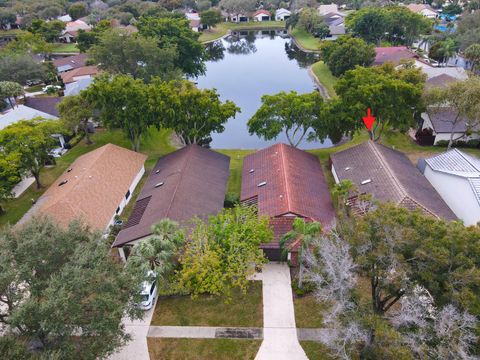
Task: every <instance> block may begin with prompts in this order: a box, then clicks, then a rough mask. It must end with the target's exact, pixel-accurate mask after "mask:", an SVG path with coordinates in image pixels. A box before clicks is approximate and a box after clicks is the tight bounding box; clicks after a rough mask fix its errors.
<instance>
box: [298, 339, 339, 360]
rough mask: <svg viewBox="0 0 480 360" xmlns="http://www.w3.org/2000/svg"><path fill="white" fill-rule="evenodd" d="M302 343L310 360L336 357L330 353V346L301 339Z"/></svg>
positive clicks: (326, 359) (331, 359)
mask: <svg viewBox="0 0 480 360" xmlns="http://www.w3.org/2000/svg"><path fill="white" fill-rule="evenodd" d="M300 345H301V346H302V348H303V350H305V353H306V354H307V357H308V358H309V359H310V360H333V359H334V357H333V356H330V355H329V354H328V348H327V347H326V346H325V345H323V344H322V343H320V342H316V341H300Z"/></svg>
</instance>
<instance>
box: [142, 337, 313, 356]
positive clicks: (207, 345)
mask: <svg viewBox="0 0 480 360" xmlns="http://www.w3.org/2000/svg"><path fill="white" fill-rule="evenodd" d="M147 343H148V352H149V354H150V359H152V360H160V359H161V360H180V359H181V360H213V359H214V360H230V359H235V360H253V359H255V356H256V355H257V352H258V349H259V348H260V345H261V343H262V341H261V340H243V339H242V340H232V339H159V338H147ZM311 359H313V358H311Z"/></svg>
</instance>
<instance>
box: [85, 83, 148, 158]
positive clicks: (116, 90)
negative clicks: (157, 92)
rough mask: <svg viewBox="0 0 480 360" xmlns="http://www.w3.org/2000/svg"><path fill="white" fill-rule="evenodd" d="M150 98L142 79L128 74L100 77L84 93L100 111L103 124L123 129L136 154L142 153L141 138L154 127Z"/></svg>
mask: <svg viewBox="0 0 480 360" xmlns="http://www.w3.org/2000/svg"><path fill="white" fill-rule="evenodd" d="M147 96H148V87H147V85H145V83H144V82H143V80H140V79H134V78H133V77H131V76H129V75H116V76H114V77H112V78H110V77H109V76H108V75H104V76H100V77H97V78H96V79H95V81H94V82H93V83H92V84H91V85H90V87H89V88H88V89H87V90H86V92H85V97H86V99H87V101H88V102H89V103H90V104H91V105H92V106H93V107H94V108H96V109H98V110H99V111H100V119H101V120H102V122H103V124H105V125H106V126H107V127H109V128H119V129H122V131H123V132H124V133H125V136H126V137H127V138H128V139H129V140H130V142H131V144H132V149H133V150H134V151H139V150H140V141H141V139H142V137H143V136H144V135H145V134H146V133H147V130H148V128H149V126H150V125H153V124H154V121H153V120H154V119H153V117H152V114H151V111H150V110H149V108H148V106H147V104H148V103H147Z"/></svg>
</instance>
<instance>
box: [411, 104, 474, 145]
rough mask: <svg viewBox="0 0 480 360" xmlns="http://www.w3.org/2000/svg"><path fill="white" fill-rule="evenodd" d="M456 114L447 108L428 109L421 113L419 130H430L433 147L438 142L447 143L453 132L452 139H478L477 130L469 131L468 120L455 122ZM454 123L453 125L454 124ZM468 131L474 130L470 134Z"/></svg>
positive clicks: (462, 119)
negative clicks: (432, 137)
mask: <svg viewBox="0 0 480 360" xmlns="http://www.w3.org/2000/svg"><path fill="white" fill-rule="evenodd" d="M456 117H457V112H456V111H455V110H454V109H453V108H452V107H449V106H442V107H433V106H432V107H429V108H428V109H427V111H426V112H424V113H422V120H423V123H422V126H421V127H420V129H421V130H425V129H431V130H432V135H433V136H434V140H433V145H436V144H437V143H438V142H439V141H448V140H450V136H451V133H452V130H453V139H454V140H462V141H468V140H473V139H479V138H480V135H479V134H478V133H477V131H478V130H479V129H477V128H475V129H471V128H470V127H469V126H468V119H466V118H460V119H458V120H457V121H456V123H455V120H456ZM454 123H455V124H454ZM470 130H476V131H475V132H473V133H471V134H467V133H468V132H469V131H470Z"/></svg>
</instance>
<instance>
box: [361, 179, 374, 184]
mask: <svg viewBox="0 0 480 360" xmlns="http://www.w3.org/2000/svg"><path fill="white" fill-rule="evenodd" d="M371 182H372V179H367V180H363V181H362V182H361V183H360V184H362V185H366V184H369V183H371Z"/></svg>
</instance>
